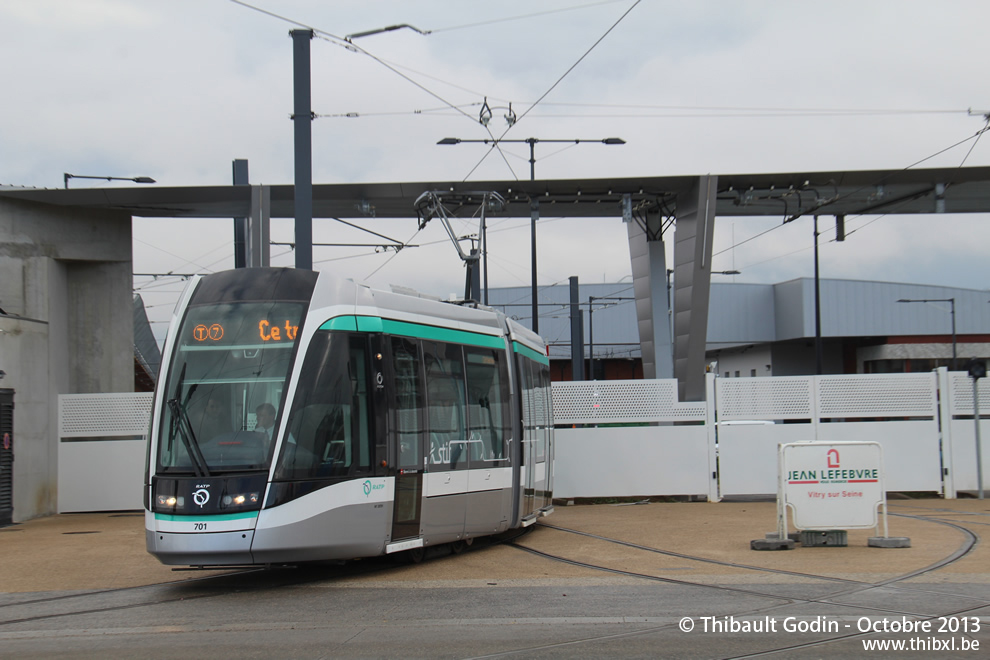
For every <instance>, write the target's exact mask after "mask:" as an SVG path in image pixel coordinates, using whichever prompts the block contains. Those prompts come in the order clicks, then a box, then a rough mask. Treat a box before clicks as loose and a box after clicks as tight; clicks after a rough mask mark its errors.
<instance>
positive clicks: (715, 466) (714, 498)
mask: <svg viewBox="0 0 990 660" xmlns="http://www.w3.org/2000/svg"><path fill="white" fill-rule="evenodd" d="M716 397H717V393H716V391H715V374H713V373H711V372H709V373H706V374H705V430H706V431H707V439H708V501H709V502H719V501H721V499H722V498H721V496H720V495H719V463H718V445H717V444H716V443H717V440H718V427H717V425H716V424H717V421H718V412H717V410H718V408H717V405H718V401H717V398H716Z"/></svg>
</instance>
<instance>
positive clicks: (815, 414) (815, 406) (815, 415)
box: [808, 376, 824, 442]
mask: <svg viewBox="0 0 990 660" xmlns="http://www.w3.org/2000/svg"><path fill="white" fill-rule="evenodd" d="M808 378H810V379H811V388H810V389H811V428H812V430H813V431H814V432H815V438H814V439H815V442H818V440H819V437H818V436H819V433H818V430H819V429H818V425H819V424H820V423H821V418H822V411H821V401H820V400H819V398H818V381H819V380H821V379H822V378H824V376H808Z"/></svg>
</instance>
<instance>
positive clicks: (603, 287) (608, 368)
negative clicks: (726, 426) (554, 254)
mask: <svg viewBox="0 0 990 660" xmlns="http://www.w3.org/2000/svg"><path fill="white" fill-rule="evenodd" d="M820 284H821V289H820V298H821V328H822V330H821V336H822V341H823V349H824V350H823V352H824V364H823V367H824V368H823V372H824V373H871V372H873V373H876V372H886V371H915V372H917V371H928V370H930V369H932V368H934V367H935V366H940V365H945V366H951V359H952V350H953V340H952V336H953V322H954V324H955V335H956V344H955V345H956V352H957V368H958V369H963V368H964V366H965V362H966V360H968V359H970V358H973V357H981V358H987V357H990V304H988V303H990V292H987V291H981V290H977V289H961V288H953V287H942V286H927V285H920V284H902V283H894V282H870V281H862V280H838V279H822V280H821V282H820ZM578 300H579V302H580V306H579V308H580V310H581V312H582V317H583V328H584V342H583V343H584V350H583V355H584V358H585V359H586V360H587V359H588V357H589V355H591V353H592V352H593V354H594V357H595V361H596V364H595V371H594V376H595V377H596V378H640V377H642V371H641V368H640V367H639V364H640V363H639V360H640V340H639V334H638V332H637V321H636V309H635V304H636V303H635V300H634V299H633V293H632V284H630V283H628V282H620V283H611V284H602V283H596V284H580V287H579V294H578ZM899 300H908V301H922V300H928V301H935V302H928V303H920V302H917V303H916V304H904V303H899V302H898V301H899ZM949 301H952V302H949ZM489 304H490V305H491V306H492V307H495V308H497V309H501V310H503V311H504V312H505V313H506V314H508V315H509V316H514V317H516V318H519V319H520V320H522V321H523V322H526V321H527V319H528V317H529V315H530V309H531V307H530V297H529V288H528V287H514V288H505V289H492V290H490V291H489ZM539 305H540V333H541V334H542V335H543V337H544V338H545V339H546V340H547V342H548V343H549V344H550V356H551V361H552V363H553V364H554V365H555V366H554V369H553V375H554V378H555V379H557V380H568V379H570V377H571V365H570V359H571V326H570V289H569V287H568V286H567V285H556V286H549V287H543V288H541V289H540V290H539ZM589 311H590V314H589ZM674 313H675V314H676V309H675V310H674ZM815 336H816V333H815V281H814V279H812V278H801V279H795V280H790V281H787V282H781V283H778V284H747V283H731V282H713V283H712V285H711V300H710V303H709V315H708V341H707V346H706V357H707V361H708V363H709V368H711V369H717V371H718V373H719V375H720V376H723V377H724V376H728V377H736V376H738V377H748V376H789V375H803V374H813V373H815V370H816V364H815V347H814V342H815ZM585 373H589V372H588V371H587V367H586V370H585Z"/></svg>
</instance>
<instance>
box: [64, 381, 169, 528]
mask: <svg viewBox="0 0 990 660" xmlns="http://www.w3.org/2000/svg"><path fill="white" fill-rule="evenodd" d="M151 404H152V394H151V393H143V392H137V393H114V394H62V395H60V396H59V397H58V437H59V443H58V511H59V513H69V512H73V513H76V512H82V511H125V510H132V509H140V508H142V507H143V506H144V504H143V502H142V495H141V489H142V488H143V486H144V463H145V459H144V452H145V449H146V447H147V440H148V439H147V435H148V422H149V421H150V419H151Z"/></svg>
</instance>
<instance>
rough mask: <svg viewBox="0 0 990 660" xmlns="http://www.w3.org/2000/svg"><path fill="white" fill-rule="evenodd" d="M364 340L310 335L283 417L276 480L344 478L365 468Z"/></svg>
mask: <svg viewBox="0 0 990 660" xmlns="http://www.w3.org/2000/svg"><path fill="white" fill-rule="evenodd" d="M367 363H368V352H367V338H366V337H362V336H359V335H348V334H346V333H341V332H322V333H319V334H317V335H316V336H315V337H314V338H313V342H312V344H311V345H310V349H309V352H308V353H307V355H306V362H305V364H304V365H303V369H302V373H301V374H300V378H299V386H298V387H297V389H296V395H295V399H294V400H293V402H292V410H291V412H290V416H289V434H288V436H286V438H285V441H284V443H283V445H282V451H281V454H280V456H279V463H278V469H277V470H276V475H275V478H276V479H282V480H286V479H315V478H327V477H349V476H357V475H361V474H366V473H369V472H370V471H371V457H372V455H373V447H372V442H373V437H372V433H371V429H370V423H369V419H370V410H369V405H370V404H369V396H370V393H369V390H368V383H369V381H368V370H367Z"/></svg>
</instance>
